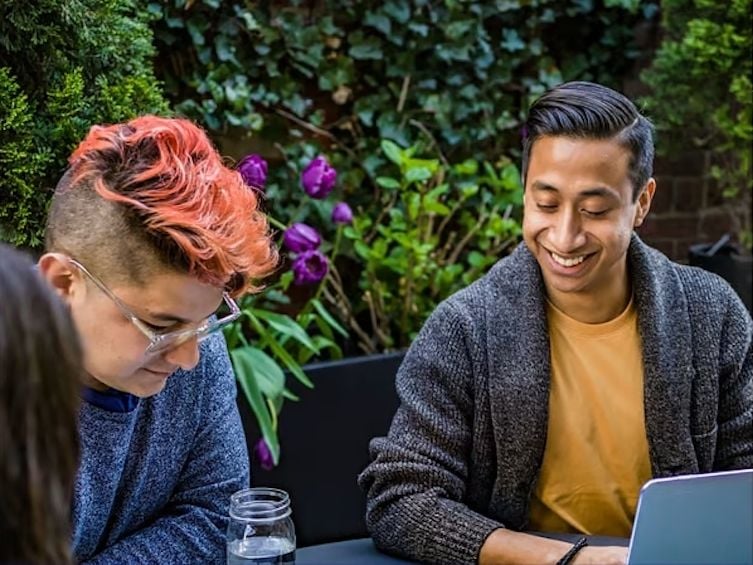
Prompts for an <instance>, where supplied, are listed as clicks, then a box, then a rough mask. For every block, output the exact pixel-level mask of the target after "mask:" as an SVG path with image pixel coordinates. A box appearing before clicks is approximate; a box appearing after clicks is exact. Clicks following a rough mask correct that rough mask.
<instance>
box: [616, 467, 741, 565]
mask: <svg viewBox="0 0 753 565" xmlns="http://www.w3.org/2000/svg"><path fill="white" fill-rule="evenodd" d="M627 562H628V565H649V564H650V565H660V564H661V565H669V564H677V565H680V564H682V565H695V564H698V565H701V564H702V565H710V564H714V565H732V564H735V565H742V564H753V469H746V470H741V471H726V472H722V473H709V474H705V475H685V476H680V477H670V478H666V479H653V480H651V481H648V482H647V483H646V484H645V485H644V486H643V488H642V489H641V494H640V498H639V499H638V509H637V510H636V514H635V521H634V526H633V534H632V536H631V538H630V547H629V550H628V560H627Z"/></svg>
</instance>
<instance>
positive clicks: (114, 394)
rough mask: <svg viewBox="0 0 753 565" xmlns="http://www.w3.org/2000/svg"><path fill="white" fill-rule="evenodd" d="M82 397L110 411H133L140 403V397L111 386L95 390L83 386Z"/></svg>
mask: <svg viewBox="0 0 753 565" xmlns="http://www.w3.org/2000/svg"><path fill="white" fill-rule="evenodd" d="M81 397H82V398H83V399H84V400H86V401H87V402H88V403H89V404H93V405H94V406H96V407H97V408H101V409H102V410H107V411H108V412H132V411H133V410H135V409H136V407H137V406H138V405H139V397H138V396H134V395H132V394H128V393H127V392H121V391H119V390H115V389H112V388H109V389H107V390H94V389H93V388H91V387H88V386H83V387H81Z"/></svg>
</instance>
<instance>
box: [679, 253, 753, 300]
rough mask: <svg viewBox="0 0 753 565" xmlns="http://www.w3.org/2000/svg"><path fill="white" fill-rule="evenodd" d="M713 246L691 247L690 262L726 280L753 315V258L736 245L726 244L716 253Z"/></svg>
mask: <svg viewBox="0 0 753 565" xmlns="http://www.w3.org/2000/svg"><path fill="white" fill-rule="evenodd" d="M714 246H715V245H712V244H699V245H691V246H690V250H689V251H688V262H689V263H690V264H691V265H693V266H696V267H702V268H703V269H706V270H707V271H710V272H712V273H716V274H717V275H719V276H720V277H722V278H723V279H724V280H726V281H727V282H728V283H729V284H730V286H732V288H734V289H735V291H736V292H737V294H738V295H739V296H740V298H741V299H742V301H743V304H745V306H746V308H748V312H752V313H753V256H751V255H749V254H743V253H742V252H741V251H740V249H739V248H738V247H736V246H735V245H732V244H729V243H726V244H724V245H722V246H721V247H719V248H718V250H716V251H715V252H714V253H713V254H712V255H709V254H708V253H709V252H710V251H714V250H713V249H712V247H714Z"/></svg>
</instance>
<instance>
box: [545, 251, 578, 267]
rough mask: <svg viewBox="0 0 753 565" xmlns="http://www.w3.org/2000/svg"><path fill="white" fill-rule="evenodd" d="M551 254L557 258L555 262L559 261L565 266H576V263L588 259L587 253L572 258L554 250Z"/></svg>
mask: <svg viewBox="0 0 753 565" xmlns="http://www.w3.org/2000/svg"><path fill="white" fill-rule="evenodd" d="M550 255H551V256H552V259H554V260H555V262H557V263H559V264H560V265H562V266H563V267H575V265H579V264H581V263H582V262H583V261H584V260H585V259H586V256H585V255H580V256H579V257H573V258H571V259H566V258H565V257H560V256H559V255H557V254H556V253H552V252H550Z"/></svg>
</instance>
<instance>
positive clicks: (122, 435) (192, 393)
mask: <svg viewBox="0 0 753 565" xmlns="http://www.w3.org/2000/svg"><path fill="white" fill-rule="evenodd" d="M69 165H70V166H69V169H68V171H67V172H66V174H65V175H64V176H63V178H62V179H61V181H60V182H59V183H58V186H57V187H56V190H55V193H54V195H53V198H52V203H51V206H50V214H49V218H48V222H47V231H46V241H45V245H46V253H45V254H44V255H43V256H42V257H41V258H40V260H39V268H40V271H41V272H42V274H43V275H44V277H45V278H46V279H47V281H48V282H49V283H50V285H51V286H52V287H53V288H54V289H55V290H56V291H57V293H58V294H59V296H60V297H62V299H63V300H64V301H65V302H66V303H67V304H68V306H69V308H70V311H71V314H72V316H73V320H74V322H75V324H76V327H77V329H78V331H79V334H80V336H81V339H82V345H83V349H84V369H85V370H84V371H83V373H82V380H83V384H84V387H83V402H82V403H81V410H80V414H79V426H80V440H81V464H80V468H79V471H78V476H77V479H76V485H75V490H74V501H73V551H74V554H75V558H76V559H77V560H78V561H79V562H86V563H91V564H94V563H97V564H104V563H224V561H225V558H226V557H225V530H226V528H227V523H228V517H227V511H228V504H229V497H230V495H231V494H232V493H233V492H235V491H237V490H239V489H241V488H244V487H246V486H248V482H249V466H248V451H247V448H246V441H245V438H244V434H243V429H242V427H241V423H240V418H239V414H238V409H237V406H236V404H235V398H236V386H235V380H234V377H233V373H232V369H231V365H230V361H229V357H228V352H227V347H226V345H225V341H224V339H223V336H222V332H221V331H220V330H221V329H222V328H223V327H224V326H225V325H226V324H228V323H229V322H230V321H232V320H233V319H235V318H236V317H237V316H238V314H239V310H238V306H237V304H236V303H235V300H234V299H235V298H237V297H238V296H240V295H242V294H243V293H246V292H248V291H253V290H255V289H256V288H257V287H256V285H257V284H258V282H257V281H260V280H261V279H262V278H263V277H264V276H266V275H267V274H268V273H269V272H270V271H271V270H272V269H273V268H274V266H275V265H276V263H277V256H276V252H275V248H274V246H273V244H272V242H271V239H270V238H269V235H268V225H267V221H266V218H265V216H264V215H263V214H262V213H260V212H259V210H258V202H257V198H256V195H255V192H254V191H253V190H251V189H250V188H249V187H247V186H246V185H245V184H244V183H243V180H242V179H241V177H240V174H239V173H237V172H236V171H233V170H230V169H228V168H227V167H226V166H225V165H224V164H223V162H222V160H221V158H220V156H219V155H218V153H217V151H216V149H215V148H214V147H213V146H212V145H211V143H210V141H209V139H208V138H207V136H206V134H205V133H204V132H203V131H202V130H201V129H199V128H198V127H197V126H195V125H194V124H192V123H191V122H189V121H187V120H183V119H168V118H158V117H154V116H145V117H141V118H136V119H134V120H132V121H130V122H128V123H127V124H118V125H111V126H107V127H100V126H95V127H93V128H92V129H91V130H90V132H89V134H88V135H87V137H86V139H84V140H83V142H82V143H81V144H80V145H79V147H78V148H77V149H76V150H75V151H74V152H73V154H72V156H71V157H70V159H69Z"/></svg>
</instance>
